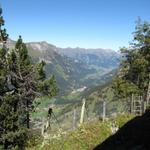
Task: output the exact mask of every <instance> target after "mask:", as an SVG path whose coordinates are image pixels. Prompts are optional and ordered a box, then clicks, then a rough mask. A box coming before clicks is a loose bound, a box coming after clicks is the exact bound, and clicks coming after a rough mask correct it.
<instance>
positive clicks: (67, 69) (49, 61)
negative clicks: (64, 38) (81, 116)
mask: <svg viewBox="0 0 150 150" xmlns="http://www.w3.org/2000/svg"><path fill="white" fill-rule="evenodd" d="M7 45H8V47H9V48H13V47H14V45H15V41H13V40H10V39H9V40H8V42H7ZM26 45H27V48H28V51H29V55H30V56H31V58H32V59H33V61H34V62H39V61H41V60H44V61H45V62H46V66H45V69H46V74H47V76H49V75H51V74H54V75H55V77H56V81H57V84H58V88H59V89H60V90H59V91H60V94H61V95H63V94H64V93H67V92H70V91H73V90H74V89H78V88H82V87H92V86H93V87H94V86H97V85H100V84H103V83H105V74H107V77H108V74H109V72H110V71H112V70H113V69H115V68H117V67H118V65H119V61H120V54H119V53H118V52H116V51H113V50H111V49H100V48H99V49H84V48H79V47H77V48H59V47H56V46H54V45H52V44H49V43H47V42H45V41H42V42H30V43H26ZM109 78H111V75H109ZM107 80H108V78H107Z"/></svg>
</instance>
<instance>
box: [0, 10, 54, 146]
mask: <svg viewBox="0 0 150 150" xmlns="http://www.w3.org/2000/svg"><path fill="white" fill-rule="evenodd" d="M0 12H1V13H2V10H0ZM3 25H4V20H3V17H2V16H1V14H0V42H1V48H0V146H2V147H0V148H1V149H12V148H16V149H24V146H25V144H26V141H27V136H28V134H27V133H28V132H27V131H28V130H27V129H29V128H30V113H31V111H32V110H33V108H34V105H33V102H34V100H35V98H36V97H40V96H44V95H48V96H49V97H52V96H54V95H56V93H57V87H56V81H55V78H54V76H52V77H50V78H49V79H46V74H45V71H44V66H45V62H43V61H42V62H40V63H38V64H34V63H33V62H32V60H31V58H30V57H29V55H28V50H27V47H26V45H25V44H24V43H23V40H22V38H21V36H19V39H18V41H17V42H16V45H15V48H14V49H12V50H9V49H8V48H7V46H6V43H7V38H8V34H7V33H6V29H2V26H3Z"/></svg>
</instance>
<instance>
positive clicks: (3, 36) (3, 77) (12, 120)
mask: <svg viewBox="0 0 150 150" xmlns="http://www.w3.org/2000/svg"><path fill="white" fill-rule="evenodd" d="M3 26H4V20H3V17H2V9H0V43H1V48H0V145H1V146H2V147H0V148H1V149H11V148H12V147H16V146H18V147H19V148H21V147H22V146H24V141H25V138H26V132H25V130H24V129H23V128H20V126H19V124H18V116H19V115H18V111H17V108H16V105H17V103H18V99H17V97H16V96H15V95H14V88H13V85H12V84H11V81H10V71H9V67H8V60H7V58H8V49H7V47H6V41H7V38H8V34H7V33H6V29H2V27H3Z"/></svg>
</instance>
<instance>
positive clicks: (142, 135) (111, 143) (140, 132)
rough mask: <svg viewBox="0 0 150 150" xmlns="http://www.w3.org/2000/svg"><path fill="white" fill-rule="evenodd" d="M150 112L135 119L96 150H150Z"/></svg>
mask: <svg viewBox="0 0 150 150" xmlns="http://www.w3.org/2000/svg"><path fill="white" fill-rule="evenodd" d="M149 139H150V110H148V111H147V112H146V113H145V114H144V115H143V116H140V117H135V118H134V119H132V120H130V121H129V122H127V123H126V124H125V125H124V126H122V127H121V128H120V130H119V131H118V132H117V133H116V134H115V135H112V136H111V137H109V138H108V139H107V140H106V141H105V142H103V143H102V144H100V145H99V146H97V147H96V148H95V149H94V150H149V149H150V142H149Z"/></svg>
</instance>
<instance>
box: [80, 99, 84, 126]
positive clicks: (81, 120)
mask: <svg viewBox="0 0 150 150" xmlns="http://www.w3.org/2000/svg"><path fill="white" fill-rule="evenodd" d="M84 111H85V99H83V101H82V108H81V116H80V125H82V124H83V120H84Z"/></svg>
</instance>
